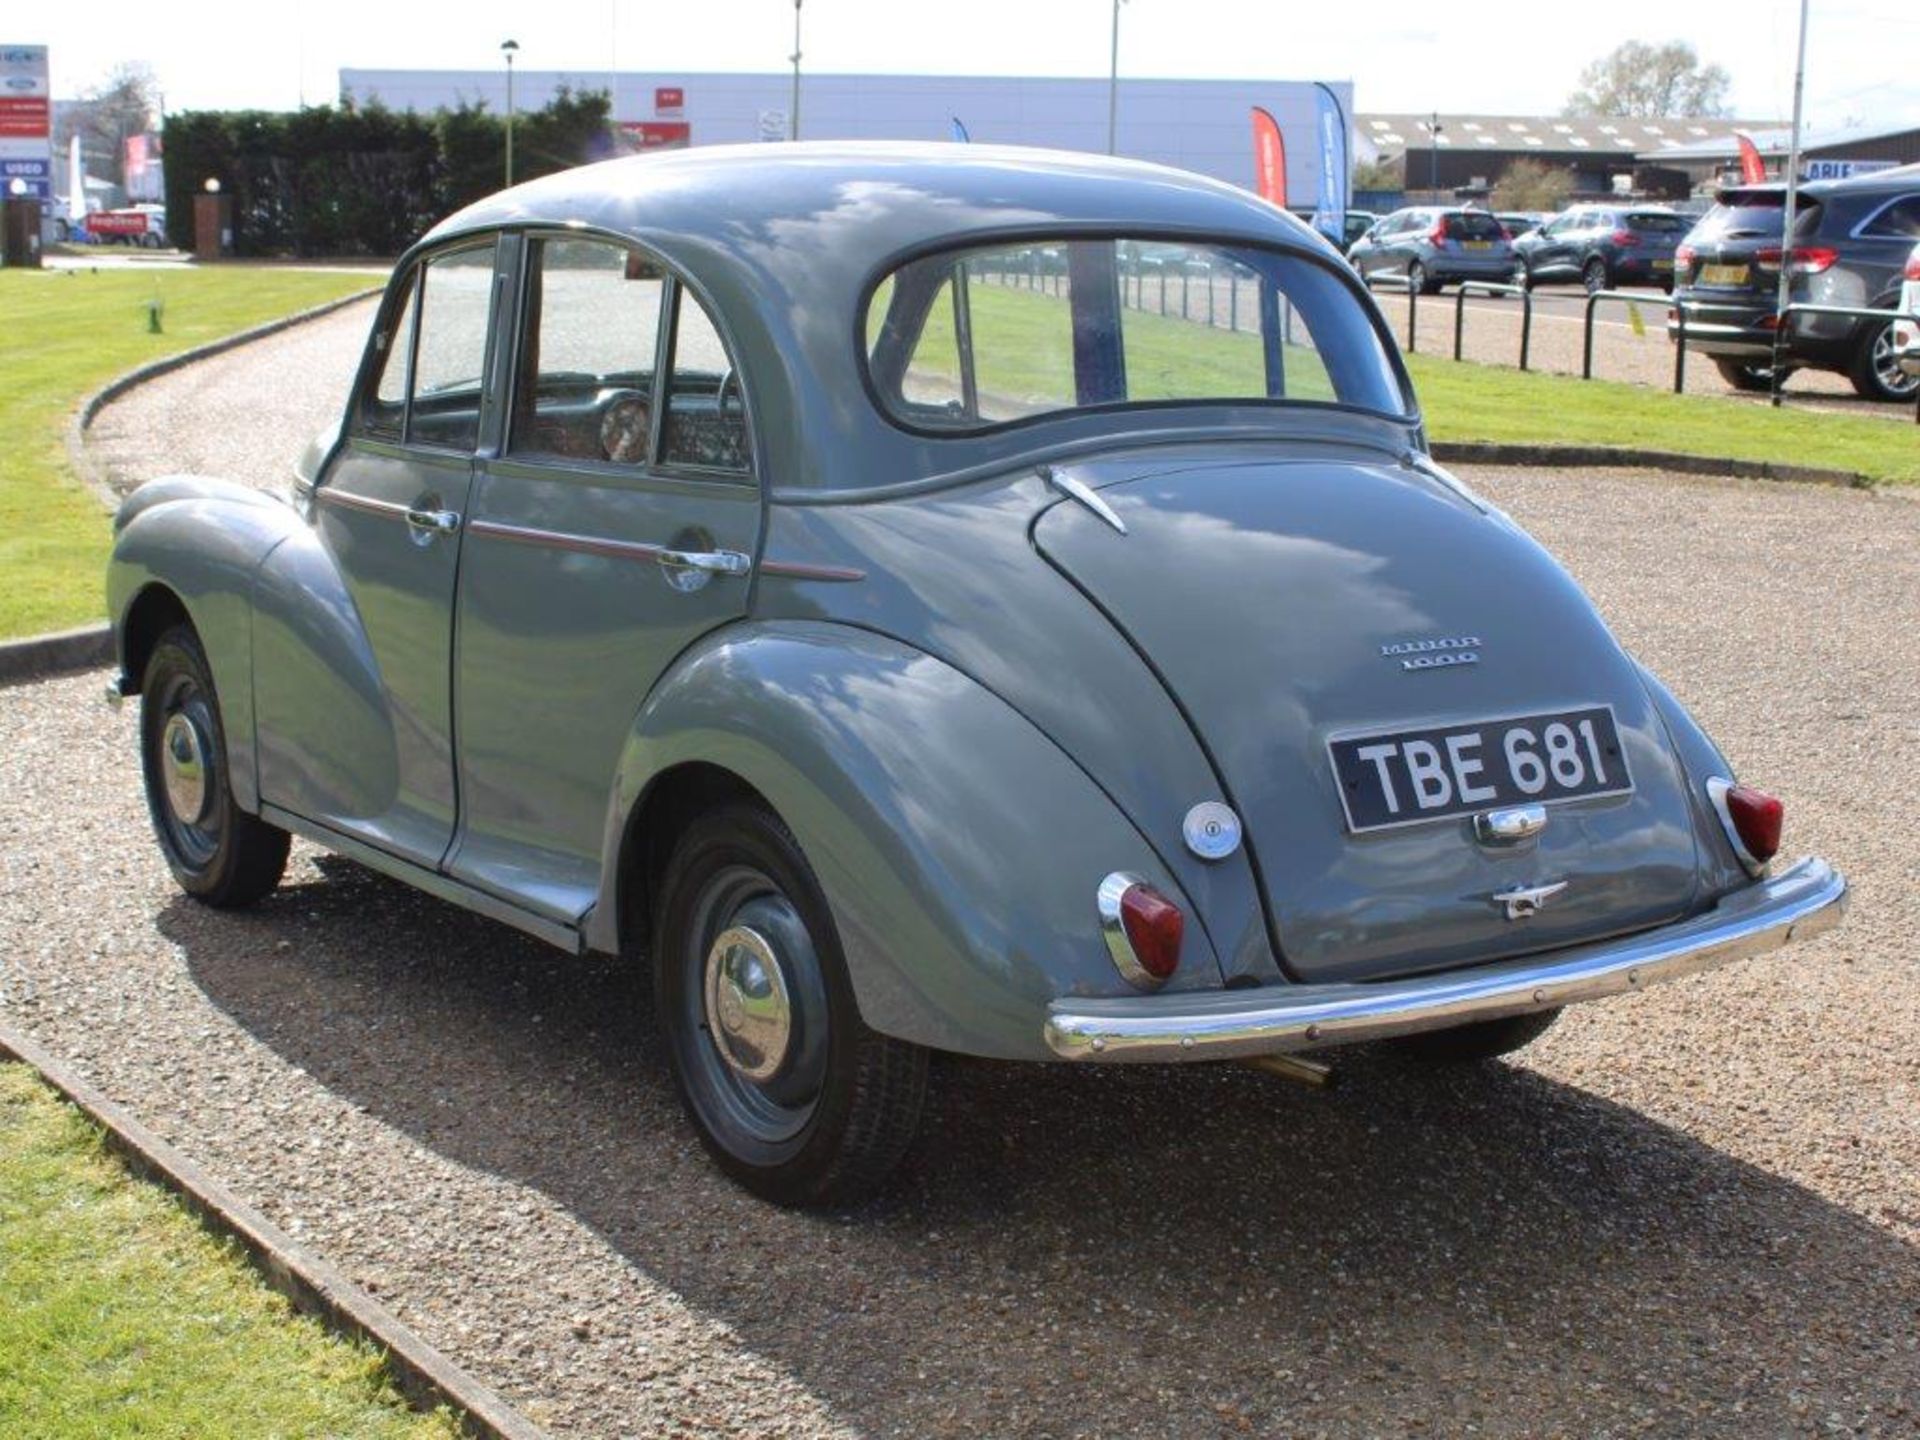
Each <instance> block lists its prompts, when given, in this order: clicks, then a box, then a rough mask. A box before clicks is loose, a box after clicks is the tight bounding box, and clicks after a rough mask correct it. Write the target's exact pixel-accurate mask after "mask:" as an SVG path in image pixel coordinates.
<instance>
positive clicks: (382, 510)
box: [313, 485, 412, 520]
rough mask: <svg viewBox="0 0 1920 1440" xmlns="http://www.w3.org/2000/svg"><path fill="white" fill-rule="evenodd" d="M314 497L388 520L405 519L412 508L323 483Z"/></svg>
mask: <svg viewBox="0 0 1920 1440" xmlns="http://www.w3.org/2000/svg"><path fill="white" fill-rule="evenodd" d="M313 498H314V499H316V500H318V501H319V502H320V503H321V504H322V505H338V506H340V507H341V508H342V509H345V510H362V511H365V512H366V513H367V514H369V515H380V516H384V517H385V518H386V519H388V520H405V519H406V518H407V514H408V512H409V511H410V510H411V509H412V507H411V506H408V505H396V504H395V503H394V502H393V501H391V500H376V499H374V498H373V497H372V496H371V495H355V494H354V493H353V492H352V491H351V490H335V489H334V488H333V487H332V486H330V485H322V486H321V487H320V488H319V489H317V490H315V491H314V492H313Z"/></svg>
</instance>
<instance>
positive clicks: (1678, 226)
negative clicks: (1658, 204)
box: [1627, 210, 1687, 235]
mask: <svg viewBox="0 0 1920 1440" xmlns="http://www.w3.org/2000/svg"><path fill="white" fill-rule="evenodd" d="M1627 228H1628V229H1629V230H1644V231H1646V232H1647V233H1648V234H1650V235H1679V234H1682V233H1684V232H1685V230H1686V228H1687V219H1686V217H1685V216H1684V215H1663V214H1661V213H1660V212H1658V211H1651V212H1650V211H1645V210H1636V211H1634V212H1633V213H1632V214H1631V215H1629V216H1627Z"/></svg>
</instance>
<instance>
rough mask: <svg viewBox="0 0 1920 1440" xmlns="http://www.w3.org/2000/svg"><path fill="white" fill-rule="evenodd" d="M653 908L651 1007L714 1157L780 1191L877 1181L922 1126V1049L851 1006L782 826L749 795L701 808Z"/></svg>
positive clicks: (791, 1196)
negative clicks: (868, 1021)
mask: <svg viewBox="0 0 1920 1440" xmlns="http://www.w3.org/2000/svg"><path fill="white" fill-rule="evenodd" d="M654 916H655V925H654V952H653V953H654V995H655V1002H656V1013H657V1015H658V1017H659V1024H660V1028H661V1031H662V1033H663V1034H664V1036H665V1039H666V1042H667V1054H668V1057H669V1059H670V1061H671V1064H672V1067H673V1076H674V1080H675V1082H676V1084H677V1085H678V1087H679V1091H680V1098H681V1100H682V1102H683V1103H684V1104H685V1105H686V1109H687V1114H688V1115H689V1116H690V1117H691V1119H692V1120H693V1123H694V1128H695V1129H696V1130H697V1131H698V1132H699V1135H700V1139H701V1141H702V1143H704V1144H705V1145H706V1147H707V1150H708V1151H709V1152H710V1153H711V1154H712V1156H713V1158H714V1160H715V1161H716V1162H717V1163H718V1164H719V1166H720V1168H721V1169H722V1170H724V1171H726V1172H727V1174H729V1175H731V1176H732V1177H733V1178H734V1179H735V1180H737V1181H739V1182H740V1183H741V1184H742V1185H744V1186H745V1187H746V1188H747V1189H749V1190H751V1191H753V1192H754V1193H755V1194H756V1195H759V1196H762V1197H763V1198H765V1199H768V1200H771V1201H774V1202H775V1203H776V1204H780V1205H792V1206H805V1207H815V1206H841V1205H847V1204H851V1203H852V1202H854V1201H856V1200H859V1199H861V1198H862V1197H864V1196H866V1195H868V1194H870V1193H872V1192H873V1191H874V1190H875V1189H877V1188H878V1187H879V1186H880V1185H881V1184H882V1183H883V1182H884V1181H885V1180H886V1179H887V1177H888V1176H889V1175H890V1174H891V1173H892V1171H893V1169H894V1167H895V1166H896V1165H897V1164H898V1163H899V1162H900V1158H901V1156H902V1155H904V1154H905V1153H906V1150H907V1147H908V1145H909V1144H910V1143H911V1142H912V1140H913V1137H914V1133H915V1132H916V1130H917V1129H918V1128H919V1123H920V1111H921V1107H922V1104H923V1101H924V1099H925V1095H926V1087H927V1052H926V1051H925V1050H922V1049H921V1048H919V1047H918V1046H915V1045H909V1044H906V1043H905V1042H903V1041H899V1040H893V1039H890V1038H888V1037H887V1036H884V1035H881V1034H878V1033H877V1032H875V1031H873V1030H870V1029H868V1028H867V1026H866V1025H865V1023H864V1022H862V1020H861V1019H860V1012H859V1009H858V1007H857V1005H856V1004H855V1001H854V997H853V987H852V984H851V983H850V982H849V980H848V978H847V970H846V962H845V960H844V958H843V957H842V955H841V951H840V941H839V937H838V935H837V933H836V932H835V929H834V924H833V916H832V914H831V912H830V911H829V910H828V908H827V902H826V897H825V896H824V895H823V894H822V893H821V891H820V886H819V884H818V882H817V881H816V880H815V879H814V878H813V871H812V870H811V868H810V867H809V866H808V865H807V861H806V857H805V856H804V855H803V854H802V853H801V851H800V847H799V846H798V845H797V844H796V843H795V841H794V839H793V836H792V835H791V834H789V833H788V831H787V828H786V826H784V825H782V824H781V823H780V821H779V820H778V819H777V818H776V817H775V816H773V815H772V814H770V813H769V812H768V811H766V810H764V809H761V808H760V807H758V806H756V805H750V804H737V805H730V806H728V807H726V808H725V809H722V810H718V811H716V812H714V813H713V814H711V815H707V816H705V817H703V818H701V819H700V820H697V821H695V822H694V824H693V825H692V826H690V827H689V828H688V830H687V832H686V834H685V835H684V836H682V837H681V840H680V843H679V844H678V846H677V847H676V848H675V850H674V852H673V857H672V859H671V860H669V861H668V864H667V869H666V874H665V876H664V878H663V879H662V881H661V883H660V891H659V894H658V895H657V896H656V897H655V904H654Z"/></svg>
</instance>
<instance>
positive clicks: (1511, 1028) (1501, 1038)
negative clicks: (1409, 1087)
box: [1392, 1010, 1560, 1065]
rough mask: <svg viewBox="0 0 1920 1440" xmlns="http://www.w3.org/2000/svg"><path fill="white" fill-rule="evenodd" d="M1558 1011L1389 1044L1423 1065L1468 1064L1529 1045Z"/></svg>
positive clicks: (1505, 1018) (1549, 1025)
mask: <svg viewBox="0 0 1920 1440" xmlns="http://www.w3.org/2000/svg"><path fill="white" fill-rule="evenodd" d="M1559 1018H1560V1012H1559V1011H1558V1010H1536V1011H1534V1012H1533V1013H1532V1014H1531V1015H1507V1016H1503V1017H1502V1018H1501V1019H1498V1020H1481V1021H1478V1022H1476V1023H1474V1024H1472V1025H1457V1026H1455V1027H1454V1028H1453V1029H1451V1030H1426V1031H1422V1032H1421V1033H1420V1034H1418V1035H1404V1036H1402V1037H1401V1038H1400V1039H1398V1040H1395V1041H1393V1042H1392V1044H1393V1047H1394V1049H1396V1050H1398V1051H1399V1052H1400V1053H1401V1054H1402V1055H1405V1056H1407V1057H1408V1058H1409V1059H1412V1060H1418V1061H1420V1062H1421V1063H1422V1064H1426V1065H1471V1064H1473V1063H1475V1062H1477V1061H1481V1060H1492V1059H1494V1058H1495V1057H1496V1056H1500V1055H1511V1054H1512V1053H1513V1052H1514V1051H1515V1050H1518V1049H1520V1048H1521V1047H1522V1046H1524V1045H1530V1044H1532V1043H1533V1042H1534V1041H1535V1040H1538V1039H1539V1038H1540V1037H1541V1036H1542V1035H1544V1034H1546V1033H1547V1031H1548V1030H1550V1029H1551V1028H1552V1027H1553V1022H1554V1021H1556V1020H1558V1019H1559Z"/></svg>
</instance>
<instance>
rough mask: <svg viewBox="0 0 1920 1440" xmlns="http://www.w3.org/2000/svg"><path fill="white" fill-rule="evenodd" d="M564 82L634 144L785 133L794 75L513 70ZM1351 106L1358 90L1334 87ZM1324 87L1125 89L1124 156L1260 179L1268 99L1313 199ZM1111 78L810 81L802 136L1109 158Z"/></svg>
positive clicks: (396, 86)
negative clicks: (1258, 142)
mask: <svg viewBox="0 0 1920 1440" xmlns="http://www.w3.org/2000/svg"><path fill="white" fill-rule="evenodd" d="M561 86H566V87H568V88H569V89H571V90H573V91H575V92H576V93H577V92H580V91H583V90H603V91H609V92H610V93H611V95H612V97H613V114H614V119H615V121H616V122H617V123H618V124H619V125H620V127H621V129H622V130H623V131H624V132H625V134H626V135H627V136H628V138H629V141H630V143H631V144H632V145H634V146H635V147H636V148H651V147H655V146H670V145H688V144H691V145H724V144H735V143H743V142H754V141H762V140H784V139H786V138H787V133H788V129H789V123H790V120H791V117H790V115H789V114H788V111H789V108H790V106H791V103H792V88H793V77H792V75H791V74H790V73H788V72H770V73H764V74H686V73H684V72H679V71H674V72H665V71H663V72H658V73H641V72H633V71H620V72H618V73H609V72H607V71H604V70H601V71H574V72H566V71H555V70H545V71H530V70H517V71H516V72H515V74H514V97H515V99H514V103H515V104H516V105H517V106H518V107H520V108H522V109H527V108H537V107H538V106H540V105H543V104H545V103H546V101H547V99H548V98H549V97H550V96H552V95H553V94H554V93H555V91H556V90H558V89H559V88H560V87H561ZM1328 88H1329V89H1331V90H1332V91H1333V93H1334V95H1335V97H1336V98H1337V99H1338V100H1339V103H1340V106H1341V110H1342V113H1343V114H1346V115H1351V114H1352V113H1353V85H1352V82H1351V81H1344V80H1343V81H1338V82H1334V83H1331V84H1330V85H1329V86H1328ZM1318 89H1319V87H1317V86H1316V85H1314V84H1313V83H1312V82H1310V81H1299V80H1129V79H1122V80H1121V81H1120V85H1119V111H1118V126H1117V143H1116V146H1115V148H1116V150H1117V151H1118V152H1119V153H1120V154H1122V155H1127V156H1131V157H1133V158H1135V159H1140V160H1152V161H1157V162H1159V163H1161V164H1164V165H1176V166H1179V167H1180V168H1181V169H1184V170H1193V171H1197V172H1199V173H1200V174H1202V175H1211V176H1213V177H1215V178H1216V179H1220V180H1225V181H1228V182H1229V183H1231V184H1235V185H1242V186H1246V187H1248V188H1252V186H1253V139H1252V121H1251V109H1252V107H1253V106H1256V105H1258V106H1262V107H1264V108H1265V109H1266V110H1268V111H1270V112H1271V113H1272V114H1273V116H1274V118H1275V119H1276V120H1277V121H1278V122H1279V124H1280V129H1281V133H1282V135H1283V136H1284V137H1285V140H1286V142H1287V147H1286V148H1287V193H1288V197H1289V199H1290V201H1291V202H1292V203H1293V204H1295V205H1309V206H1310V205H1311V204H1312V203H1313V198H1314V193H1315V190H1316V188H1317V184H1318V180H1319V174H1320V147H1319V146H1318V145H1317V144H1316V143H1314V135H1315V116H1316V114H1317V108H1316V107H1317V105H1318ZM340 95H341V99H342V100H343V101H346V100H352V101H354V102H357V103H366V102H368V101H372V100H379V101H380V102H381V103H382V104H384V105H386V106H388V107H389V108H390V109H395V110H409V109H410V110H420V111H429V110H436V109H439V108H441V107H443V106H447V107H451V106H454V105H458V104H462V103H466V104H474V103H480V104H484V105H485V106H486V107H487V108H488V109H489V110H492V111H493V112H494V113H496V114H498V113H500V112H502V111H504V110H505V109H506V104H507V82H506V72H505V70H504V68H503V69H500V70H342V71H341V72H340ZM1107 100H1108V94H1107V82H1106V81H1105V80H1104V79H1074V78H1059V77H1053V78H1049V77H1027V76H985V75H804V76H803V77H802V79H801V90H800V112H801V113H800V134H801V137H802V138H803V139H807V140H877V139H888V140H955V139H958V138H959V131H958V129H957V127H956V122H957V126H958V127H964V130H965V133H966V135H967V137H968V138H969V139H972V140H974V141H977V142H980V143H982V144H1010V145H1040V146H1049V147H1053V148H1057V149H1063V150H1091V151H1095V152H1104V151H1105V150H1106V148H1107Z"/></svg>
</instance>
